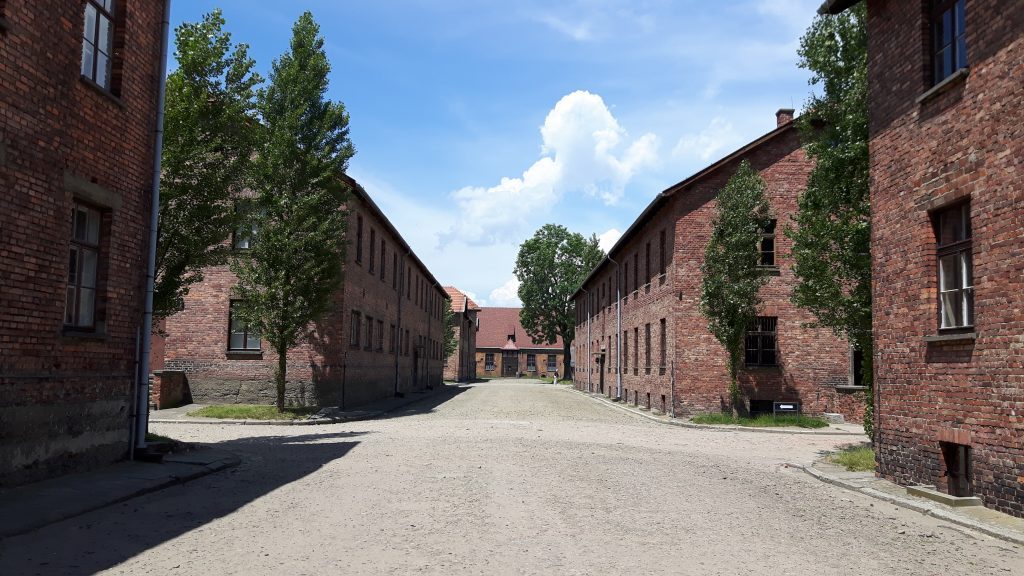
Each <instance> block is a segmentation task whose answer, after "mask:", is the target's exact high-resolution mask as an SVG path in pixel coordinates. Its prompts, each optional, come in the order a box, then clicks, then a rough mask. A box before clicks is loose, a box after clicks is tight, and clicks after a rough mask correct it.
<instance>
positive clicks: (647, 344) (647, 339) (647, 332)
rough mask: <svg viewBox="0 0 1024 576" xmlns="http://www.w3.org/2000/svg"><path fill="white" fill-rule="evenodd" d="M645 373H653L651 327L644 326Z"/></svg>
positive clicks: (648, 324) (648, 325)
mask: <svg viewBox="0 0 1024 576" xmlns="http://www.w3.org/2000/svg"><path fill="white" fill-rule="evenodd" d="M644 360H645V361H644V373H645V374H650V373H651V325H650V323H647V324H644Z"/></svg>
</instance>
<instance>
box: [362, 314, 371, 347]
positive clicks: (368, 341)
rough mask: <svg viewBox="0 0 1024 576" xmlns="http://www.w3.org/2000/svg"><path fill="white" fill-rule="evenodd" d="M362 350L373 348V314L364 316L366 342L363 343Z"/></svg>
mask: <svg viewBox="0 0 1024 576" xmlns="http://www.w3.org/2000/svg"><path fill="white" fill-rule="evenodd" d="M363 350H366V351H367V352H371V351H372V350H373V316H367V317H366V343H365V344H364V345H363Z"/></svg>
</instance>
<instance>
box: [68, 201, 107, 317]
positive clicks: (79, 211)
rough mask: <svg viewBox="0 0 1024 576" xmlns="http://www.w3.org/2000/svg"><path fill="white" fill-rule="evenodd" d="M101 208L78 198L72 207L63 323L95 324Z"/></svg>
mask: <svg viewBox="0 0 1024 576" xmlns="http://www.w3.org/2000/svg"><path fill="white" fill-rule="evenodd" d="M100 223H101V214H100V211H99V210H96V209H95V208H92V207H89V206H86V205H85V204H80V203H78V202H75V203H74V204H73V205H72V207H71V243H70V252H69V257H68V283H67V289H66V291H65V297H64V325H65V326H67V327H69V328H75V329H86V330H91V329H93V328H94V327H95V325H96V287H97V279H98V276H99V267H100V261H99V260H100Z"/></svg>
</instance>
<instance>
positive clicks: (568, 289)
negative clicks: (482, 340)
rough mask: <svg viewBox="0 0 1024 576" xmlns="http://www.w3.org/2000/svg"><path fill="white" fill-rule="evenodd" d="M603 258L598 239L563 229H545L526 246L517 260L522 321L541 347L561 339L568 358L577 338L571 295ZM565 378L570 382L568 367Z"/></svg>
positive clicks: (548, 226)
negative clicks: (542, 343)
mask: <svg viewBox="0 0 1024 576" xmlns="http://www.w3.org/2000/svg"><path fill="white" fill-rule="evenodd" d="M602 258H604V251H602V250H601V248H600V247H598V245H597V236H596V235H591V237H590V239H589V240H588V239H587V238H585V237H584V236H583V235H582V234H579V233H576V232H569V230H568V229H566V228H565V227H564V226H560V225H558V224H545V225H544V226H542V227H541V228H540V229H539V230H537V232H535V233H534V235H533V237H532V238H530V239H528V240H526V241H525V242H523V244H522V245H521V246H520V247H519V254H518V256H517V257H516V268H515V274H516V278H518V279H519V283H520V284H519V299H520V300H522V302H523V309H522V310H521V311H520V312H519V321H520V323H521V324H522V325H523V329H525V330H526V332H527V334H529V335H530V337H531V338H533V339H534V340H535V341H537V342H545V343H547V344H554V343H555V339H556V338H557V337H559V336H561V337H562V343H563V352H564V353H565V356H564V357H565V358H566V359H568V358H569V347H570V346H571V344H572V341H573V339H574V338H575V336H576V312H575V310H576V309H575V307H574V303H573V302H571V301H570V300H569V296H571V295H572V294H573V292H575V291H576V290H577V289H578V288H579V287H580V285H581V284H583V280H584V279H585V278H586V277H587V275H588V274H590V271H591V270H593V269H594V268H595V267H596V266H597V265H598V264H599V263H600V262H601V259H602ZM564 365H565V373H564V374H563V378H565V379H566V380H568V379H569V378H571V377H572V375H571V374H570V366H569V362H568V361H566V362H564Z"/></svg>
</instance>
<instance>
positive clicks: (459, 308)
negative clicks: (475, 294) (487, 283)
mask: <svg viewBox="0 0 1024 576" xmlns="http://www.w3.org/2000/svg"><path fill="white" fill-rule="evenodd" d="M444 291H445V292H447V293H448V297H449V298H451V299H452V310H454V311H455V312H456V313H462V312H465V311H466V310H479V309H480V307H479V306H477V305H476V302H473V299H472V298H470V297H469V296H466V294H465V292H463V291H461V290H459V289H458V288H456V287H454V286H445V287H444Z"/></svg>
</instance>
